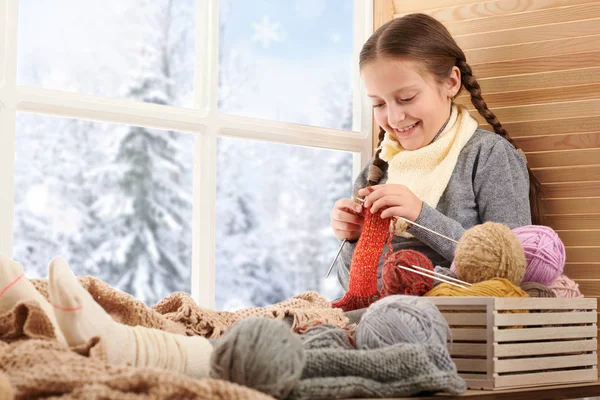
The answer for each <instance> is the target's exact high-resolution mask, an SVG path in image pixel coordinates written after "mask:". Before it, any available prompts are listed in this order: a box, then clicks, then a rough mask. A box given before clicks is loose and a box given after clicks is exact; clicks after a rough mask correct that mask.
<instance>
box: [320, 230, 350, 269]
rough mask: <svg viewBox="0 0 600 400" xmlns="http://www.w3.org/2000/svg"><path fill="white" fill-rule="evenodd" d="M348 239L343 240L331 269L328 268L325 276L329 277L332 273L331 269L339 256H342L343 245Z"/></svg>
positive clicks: (330, 267)
mask: <svg viewBox="0 0 600 400" xmlns="http://www.w3.org/2000/svg"><path fill="white" fill-rule="evenodd" d="M347 241H348V239H344V240H342V243H341V244H340V248H339V249H338V251H337V253H336V255H335V257H334V259H333V262H332V263H331V265H330V266H329V269H328V270H327V275H326V276H325V278H329V275H330V274H331V270H332V269H333V266H334V265H335V262H336V261H337V259H338V257H339V256H340V253H341V252H342V247H344V244H346V242H347Z"/></svg>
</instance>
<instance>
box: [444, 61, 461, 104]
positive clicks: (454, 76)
mask: <svg viewBox="0 0 600 400" xmlns="http://www.w3.org/2000/svg"><path fill="white" fill-rule="evenodd" d="M461 85H462V82H461V76H460V70H459V69H458V67H457V66H454V67H452V71H450V76H449V77H448V79H447V80H446V87H445V89H446V93H447V94H448V97H450V98H451V99H453V98H454V97H455V96H456V95H457V94H458V92H459V91H460V87H461Z"/></svg>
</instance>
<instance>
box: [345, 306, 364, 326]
mask: <svg viewBox="0 0 600 400" xmlns="http://www.w3.org/2000/svg"><path fill="white" fill-rule="evenodd" d="M365 311H367V309H366V307H365V308H359V309H358V310H352V311H346V312H345V313H344V315H345V316H346V317H348V319H349V320H350V323H351V324H358V323H359V322H360V319H361V318H362V316H363V315H364V313H365Z"/></svg>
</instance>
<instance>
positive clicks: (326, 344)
mask: <svg viewBox="0 0 600 400" xmlns="http://www.w3.org/2000/svg"><path fill="white" fill-rule="evenodd" d="M350 333H351V332H349V331H347V330H345V329H342V328H338V327H337V326H335V325H330V324H319V325H315V326H313V327H312V328H310V329H307V330H306V332H304V334H302V335H301V336H300V339H301V340H302V343H303V344H304V348H305V349H307V350H314V349H343V350H350V349H354V348H355V347H354V345H353V344H352V342H351V341H350Z"/></svg>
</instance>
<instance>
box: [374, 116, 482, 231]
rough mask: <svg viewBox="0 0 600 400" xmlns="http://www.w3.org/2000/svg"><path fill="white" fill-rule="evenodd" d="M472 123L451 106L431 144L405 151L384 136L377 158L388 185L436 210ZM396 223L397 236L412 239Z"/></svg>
mask: <svg viewBox="0 0 600 400" xmlns="http://www.w3.org/2000/svg"><path fill="white" fill-rule="evenodd" d="M477 126H478V124H477V120H475V119H474V118H473V117H471V115H470V114H469V112H468V111H467V109H466V108H465V107H463V106H456V105H453V106H452V110H451V113H450V119H449V120H448V123H447V124H446V127H445V128H444V130H443V131H442V132H441V133H440V134H439V136H438V138H437V140H435V141H434V142H433V143H431V144H429V145H427V146H425V147H423V148H420V149H417V150H405V149H403V148H402V146H401V145H400V143H398V142H397V141H395V140H394V139H392V138H391V137H389V135H388V134H387V133H386V134H385V137H384V139H383V142H382V143H381V146H380V148H381V153H380V155H379V157H380V158H381V159H382V160H384V161H386V162H387V163H388V164H389V167H388V180H387V183H395V184H402V185H404V186H406V187H408V188H409V189H410V190H411V191H412V192H413V193H414V194H415V195H416V196H417V197H418V198H419V199H421V200H422V201H423V202H425V203H427V204H428V205H429V206H431V207H433V208H435V207H436V206H437V204H438V202H439V200H440V197H442V194H443V193H444V190H445V189H446V186H448V182H449V181H450V176H452V172H453V171H454V167H455V166H456V162H457V160H458V155H459V154H460V151H461V150H462V149H463V147H464V146H465V144H467V142H468V141H469V139H471V136H473V134H474V133H475V130H477ZM406 228H407V226H406V223H404V221H402V220H399V221H398V223H397V224H396V235H398V236H403V237H412V235H410V234H408V233H406V232H404V231H405V230H406Z"/></svg>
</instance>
